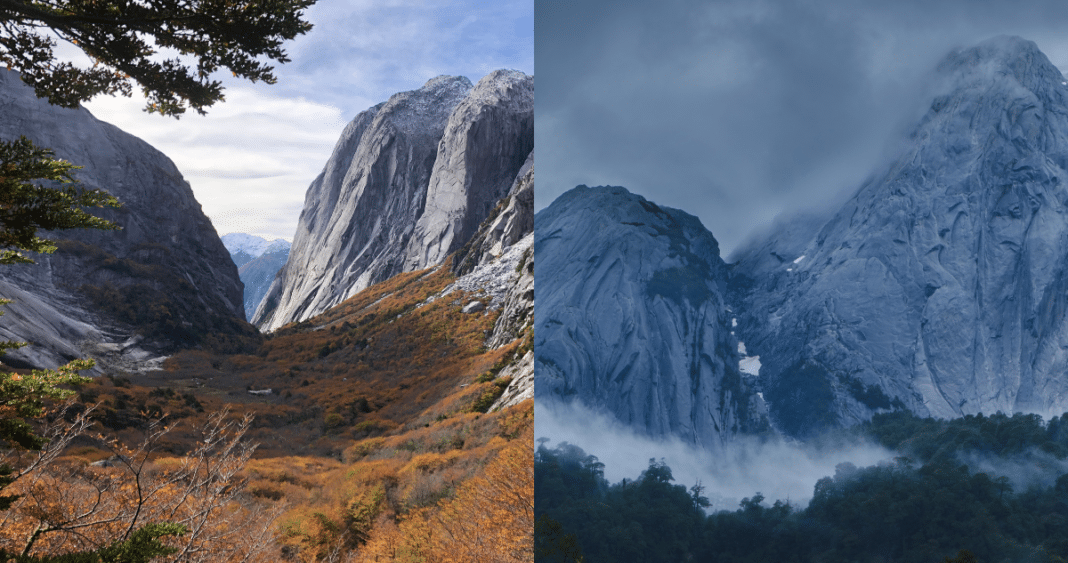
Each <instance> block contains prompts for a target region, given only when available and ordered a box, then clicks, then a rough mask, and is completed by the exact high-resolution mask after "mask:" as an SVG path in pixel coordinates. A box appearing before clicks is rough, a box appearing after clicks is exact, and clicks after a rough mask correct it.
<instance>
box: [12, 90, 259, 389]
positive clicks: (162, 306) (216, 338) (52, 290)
mask: <svg viewBox="0 0 1068 563" xmlns="http://www.w3.org/2000/svg"><path fill="white" fill-rule="evenodd" d="M19 135H26V136H27V137H29V138H30V139H31V140H33V141H34V142H35V143H37V144H38V145H40V146H43V147H48V148H51V149H53V150H54V151H55V153H56V155H57V156H58V157H60V158H64V159H66V160H69V161H71V162H73V163H75V164H77V165H79V166H83V167H84V168H83V169H81V170H78V171H77V173H76V177H77V178H78V180H79V181H80V182H81V183H82V184H83V185H84V186H85V187H87V188H102V189H105V190H107V191H109V192H110V193H111V194H113V195H115V196H116V197H118V199H119V200H120V201H121V202H122V203H123V207H122V208H120V209H105V210H99V211H94V213H96V214H98V215H100V216H103V217H106V218H108V219H112V220H114V221H115V222H116V223H118V224H119V225H121V226H122V227H123V228H122V230H121V231H94V230H79V231H65V232H60V233H57V234H55V235H54V238H56V239H59V240H60V243H59V250H58V251H57V252H56V253H55V254H52V255H44V256H39V257H36V260H37V264H33V265H19V266H5V267H0V294H2V295H4V296H9V297H11V298H14V299H16V300H17V301H16V302H15V303H13V304H11V305H9V306H7V307H6V308H5V311H6V314H5V315H4V316H3V317H2V318H0V338H7V339H15V340H24V341H27V342H30V343H31V345H30V346H28V347H26V348H23V349H21V350H17V351H14V352H10V353H9V354H8V355H7V356H5V358H4V361H5V362H8V363H14V364H25V365H33V366H41V367H54V366H56V365H58V364H61V363H65V362H66V361H67V360H69V359H72V358H76V357H86V356H90V357H95V358H97V359H98V360H100V361H101V362H102V363H103V364H104V366H105V367H107V366H109V365H113V366H119V367H126V368H131V369H134V368H137V367H139V366H140V365H142V364H141V362H143V361H145V360H147V359H149V358H151V357H154V356H156V355H158V354H161V353H165V352H167V351H169V350H173V349H175V348H176V347H181V346H192V345H209V346H224V347H225V346H226V345H229V344H234V343H235V342H236V341H237V340H240V339H242V338H249V337H252V336H254V334H255V333H254V332H250V330H249V329H251V328H252V327H250V326H249V325H247V324H246V323H245V322H244V312H243V310H242V307H241V293H242V285H241V281H240V279H239V278H238V274H237V269H236V267H235V266H234V264H233V262H232V261H231V260H230V256H229V254H228V253H227V251H226V249H225V248H224V247H223V244H222V242H220V241H219V237H218V235H217V234H216V232H215V229H214V228H213V227H212V225H211V222H210V221H209V220H208V219H207V217H205V216H204V214H203V213H202V212H201V209H200V204H199V203H197V201H196V199H194V197H193V193H192V191H191V190H190V188H189V184H188V183H186V181H185V180H184V179H183V178H182V175H181V174H180V173H179V172H178V170H177V169H176V168H175V166H174V164H173V163H172V162H171V161H170V160H169V159H168V158H167V157H166V156H164V155H163V154H162V153H160V152H159V151H157V150H155V149H153V148H152V147H151V146H149V145H148V144H146V143H144V142H143V141H141V140H139V139H137V138H135V137H133V136H131V135H129V134H126V133H124V132H122V131H121V130H119V129H117V128H116V127H113V126H111V125H109V124H107V123H103V122H101V121H98V120H96V119H95V118H94V117H93V116H92V115H91V114H90V113H89V112H88V111H86V110H84V109H77V110H70V109H63V108H58V107H55V106H51V105H49V104H48V102H47V101H45V100H41V99H38V98H36V97H35V96H34V94H33V91H32V90H31V89H30V88H29V87H27V86H25V85H24V84H23V83H22V82H21V81H20V80H19V79H18V76H17V75H16V74H15V73H13V72H2V71H0V138H3V139H13V138H17V137H18V136H19ZM235 339H236V340H235Z"/></svg>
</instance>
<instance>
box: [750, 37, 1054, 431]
mask: <svg viewBox="0 0 1068 563" xmlns="http://www.w3.org/2000/svg"><path fill="white" fill-rule="evenodd" d="M939 73H940V76H941V80H943V81H944V84H943V85H942V90H941V94H940V95H939V96H937V97H936V98H935V100H934V102H933V103H932V105H931V107H930V110H929V111H928V112H927V113H926V115H925V116H924V117H923V119H922V121H921V122H920V123H919V125H918V126H917V127H916V129H915V131H914V132H913V133H912V136H911V139H910V141H909V144H908V146H907V147H906V149H905V151H904V153H903V154H902V155H901V156H900V157H899V158H898V159H897V160H896V161H895V162H893V163H892V164H891V165H890V166H889V167H888V168H886V169H885V170H883V171H882V172H880V173H879V174H877V175H875V176H873V177H872V178H871V179H870V180H869V181H868V182H867V183H865V184H864V185H863V186H862V187H861V188H860V189H859V191H858V192H857V193H856V195H855V196H854V197H853V198H852V199H850V200H849V201H848V202H847V203H846V204H845V205H844V206H843V207H842V208H841V209H840V210H839V211H838V212H837V214H836V215H834V217H833V218H832V219H831V220H830V221H828V222H826V224H825V225H823V227H822V228H821V229H819V230H818V233H816V234H815V235H814V236H811V237H807V239H802V240H806V242H805V243H804V244H798V240H797V238H796V237H793V238H791V237H790V236H789V235H783V234H780V235H773V236H771V237H769V238H768V239H767V240H765V241H763V242H760V243H756V244H753V245H751V246H750V249H749V250H748V251H747V252H743V253H742V254H741V255H740V256H738V258H739V263H738V264H737V265H736V266H735V267H734V269H735V272H734V273H735V278H734V279H735V283H734V287H735V291H736V294H737V295H738V296H739V299H738V301H739V303H738V305H737V307H736V308H737V309H738V310H739V314H738V323H739V326H738V328H737V330H738V331H739V334H740V335H741V338H742V339H743V340H744V341H745V344H746V347H747V349H748V353H750V354H754V355H759V356H760V361H761V363H762V367H761V372H760V377H761V379H762V382H763V390H764V396H765V397H766V398H767V400H768V402H769V408H770V409H771V412H772V415H773V421H774V423H775V424H776V425H777V426H778V427H779V428H781V429H782V430H783V431H785V432H786V433H788V434H793V435H798V436H803V435H807V434H810V433H811V432H814V431H816V430H818V429H819V428H822V427H825V426H834V425H847V424H852V423H856V422H858V421H862V420H865V419H867V418H870V416H871V415H872V414H873V413H874V412H879V411H885V410H889V409H898V408H907V409H909V410H911V411H913V412H916V413H918V414H921V415H934V416H939V417H953V416H961V415H965V414H973V413H980V412H981V413H993V412H996V411H1003V412H1006V413H1010V412H1018V411H1023V412H1035V413H1041V414H1044V415H1050V414H1060V413H1062V412H1064V411H1068V376H1066V374H1068V316H1066V312H1068V252H1066V249H1068V172H1066V169H1068V85H1066V84H1065V82H1066V79H1065V78H1064V77H1063V76H1062V75H1061V73H1060V72H1059V71H1058V70H1057V68H1056V67H1054V66H1053V65H1052V64H1051V63H1050V62H1049V60H1048V59H1047V58H1046V56H1045V55H1043V54H1042V53H1041V52H1040V51H1039V50H1038V48H1037V47H1036V46H1035V44H1034V43H1031V42H1029V41H1024V40H1022V39H1020V38H1015V37H999V38H995V39H993V40H990V41H987V42H984V43H982V44H980V45H979V46H977V47H974V48H970V49H965V50H962V51H959V52H957V53H954V54H952V55H950V56H949V57H948V58H946V59H945V61H944V62H943V63H942V64H941V65H940V67H939ZM803 230H804V229H803ZM809 230H811V229H809ZM773 252H774V253H775V254H776V256H773V255H772V253H773Z"/></svg>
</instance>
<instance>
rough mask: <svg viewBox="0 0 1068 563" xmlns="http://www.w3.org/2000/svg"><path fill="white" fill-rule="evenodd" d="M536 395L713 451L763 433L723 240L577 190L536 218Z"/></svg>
mask: <svg viewBox="0 0 1068 563" xmlns="http://www.w3.org/2000/svg"><path fill="white" fill-rule="evenodd" d="M534 257H535V259H536V260H537V262H538V270H537V274H536V287H537V290H538V294H539V297H538V306H537V307H536V308H535V311H534V337H535V338H534V365H535V372H534V373H535V388H536V394H537V398H538V400H542V401H568V400H576V401H579V402H581V403H583V404H585V405H586V406H589V407H592V408H595V409H600V410H604V411H607V412H609V413H611V414H612V415H614V416H615V417H616V418H617V419H619V420H620V421H621V422H623V423H625V424H627V425H630V426H632V427H634V428H636V429H638V430H639V431H643V432H645V433H647V434H649V435H652V436H658V437H662V436H668V435H673V436H677V437H679V438H681V439H683V440H685V441H686V442H689V443H691V444H694V445H697V446H700V447H702V448H706V449H710V450H716V449H719V448H721V447H722V446H723V444H724V443H725V442H727V441H728V440H730V439H731V437H732V436H734V435H735V434H737V433H747V432H759V431H762V430H763V429H764V428H765V427H766V413H765V411H764V406H763V402H762V401H761V399H760V398H759V397H758V396H757V394H756V393H755V391H754V389H753V388H752V387H751V386H750V384H749V382H748V381H746V380H745V379H744V377H743V375H742V374H741V373H740V372H739V370H738V359H739V357H738V354H737V341H736V340H735V338H734V336H733V335H732V333H731V314H730V312H729V311H728V309H727V304H726V302H725V301H724V297H723V295H724V288H723V285H724V284H725V283H726V280H727V268H726V265H725V264H724V263H723V261H722V260H721V259H720V258H719V244H718V243H717V242H716V240H715V239H714V238H713V237H712V235H711V234H710V233H709V232H708V231H707V230H706V229H705V228H704V227H703V226H702V225H701V222H700V221H699V220H698V219H697V218H696V217H693V216H691V215H688V214H686V213H684V212H682V211H679V210H676V209H670V208H663V207H659V206H657V205H655V204H653V203H651V202H649V201H647V200H646V199H644V198H642V197H641V196H637V195H633V194H631V193H629V192H628V191H627V190H625V189H623V188H615V187H600V188H587V187H585V186H579V187H577V188H575V189H573V190H571V191H569V192H567V193H566V194H564V195H562V196H560V197H559V198H558V199H557V200H556V201H555V202H553V203H552V205H550V206H549V207H547V208H546V209H544V210H542V211H541V212H539V213H538V214H537V216H536V217H535V242H534Z"/></svg>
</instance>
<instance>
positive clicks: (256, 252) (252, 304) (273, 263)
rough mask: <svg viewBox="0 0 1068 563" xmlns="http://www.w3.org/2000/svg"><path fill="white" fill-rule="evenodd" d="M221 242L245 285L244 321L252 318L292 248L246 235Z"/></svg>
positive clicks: (283, 242) (278, 241)
mask: <svg viewBox="0 0 1068 563" xmlns="http://www.w3.org/2000/svg"><path fill="white" fill-rule="evenodd" d="M222 243H223V246H225V247H226V250H228V251H230V258H231V259H233V261H234V265H236V266H237V273H238V274H239V275H240V276H241V283H243V284H245V294H244V295H245V318H246V319H250V318H252V315H253V313H255V312H256V307H258V306H259V304H260V301H263V296H264V295H266V294H267V289H268V288H269V287H270V286H271V282H273V281H274V277H275V275H277V274H278V270H281V269H282V266H285V265H286V260H288V259H289V248H290V246H292V245H291V244H290V243H289V241H287V240H285V239H274V240H272V241H269V240H267V239H265V238H262V237H258V236H255V235H249V234H245V233H230V234H226V235H223V236H222Z"/></svg>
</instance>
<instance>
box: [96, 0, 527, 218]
mask: <svg viewBox="0 0 1068 563" xmlns="http://www.w3.org/2000/svg"><path fill="white" fill-rule="evenodd" d="M307 19H308V20H309V21H311V22H312V23H313V24H314V25H315V28H314V29H312V31H311V32H309V33H308V34H307V35H304V36H302V37H300V38H298V39H297V40H295V41H293V42H290V43H289V44H288V48H287V49H286V50H287V52H288V54H289V57H290V59H292V62H290V63H288V64H285V65H280V66H276V70H275V75H276V76H277V77H278V83H277V84H274V85H265V84H251V83H249V82H241V81H235V80H230V79H229V78H224V82H225V84H226V85H227V90H226V101H225V102H221V103H219V104H216V106H215V107H213V108H211V109H209V110H208V116H207V117H200V116H197V115H195V114H194V113H192V112H190V113H189V114H188V115H186V116H183V117H182V118H181V119H179V120H177V121H176V120H174V119H173V118H165V117H161V116H159V115H148V114H145V113H144V112H142V111H141V109H142V108H143V107H144V101H143V99H127V98H121V97H120V98H110V97H101V98H97V99H96V100H93V101H91V102H89V103H88V104H86V106H87V107H88V108H89V110H90V111H92V112H93V114H94V115H96V116H97V117H98V118H100V119H103V120H104V121H108V122H110V123H113V124H115V125H117V126H119V127H120V128H122V129H124V130H126V131H127V132H129V133H132V134H134V135H136V136H138V137H140V138H142V139H144V140H146V141H148V142H149V143H150V144H152V145H153V146H155V147H156V148H158V149H160V150H161V151H163V152H164V153H165V154H167V155H168V156H169V157H171V159H173V160H174V161H175V163H176V164H177V166H178V169H179V170H181V171H182V174H183V175H184V176H185V178H186V180H188V181H189V183H190V184H191V185H192V187H193V191H194V193H195V194H196V197H197V200H199V201H200V203H201V205H202V206H203V208H204V211H205V213H206V214H207V215H208V217H209V218H210V219H211V220H212V223H214V225H215V229H216V230H217V231H218V232H219V234H220V235H223V234H226V233H230V232H245V233H252V234H256V235H260V236H264V237H267V238H270V239H273V238H286V239H291V238H292V237H293V233H294V232H295V230H296V226H297V217H298V216H299V214H300V210H301V208H302V206H303V203H304V193H305V191H306V190H307V188H308V184H310V183H311V181H312V180H313V179H314V178H315V176H316V175H318V173H319V172H320V171H321V170H322V168H323V165H324V164H325V163H326V159H327V158H328V157H329V155H330V151H331V150H332V149H333V146H334V143H335V142H336V141H337V139H338V136H339V135H340V134H341V130H342V128H343V127H344V126H345V124H346V123H348V122H349V121H350V120H352V118H354V117H355V116H356V114H357V113H359V112H360V111H363V110H365V109H367V108H369V107H371V106H373V105H375V104H377V103H379V102H384V101H386V100H387V99H388V98H389V96H390V95H392V94H394V93H396V92H401V91H406V90H413V89H416V88H419V87H420V86H422V85H423V84H424V83H425V82H426V81H427V80H429V79H431V78H433V77H435V76H438V75H442V74H448V75H462V76H466V77H468V78H469V79H471V81H472V82H477V81H478V79H480V78H482V77H483V76H484V75H486V74H488V73H489V72H491V71H493V70H496V69H499V68H511V69H516V70H520V71H522V72H525V73H527V74H533V73H534V6H533V2H532V0H505V1H496V2H485V1H480V0H456V1H453V0H448V1H434V0H425V1H420V0H320V1H319V2H318V4H316V5H315V6H313V7H312V8H311V10H310V11H309V12H308V18H307Z"/></svg>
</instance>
